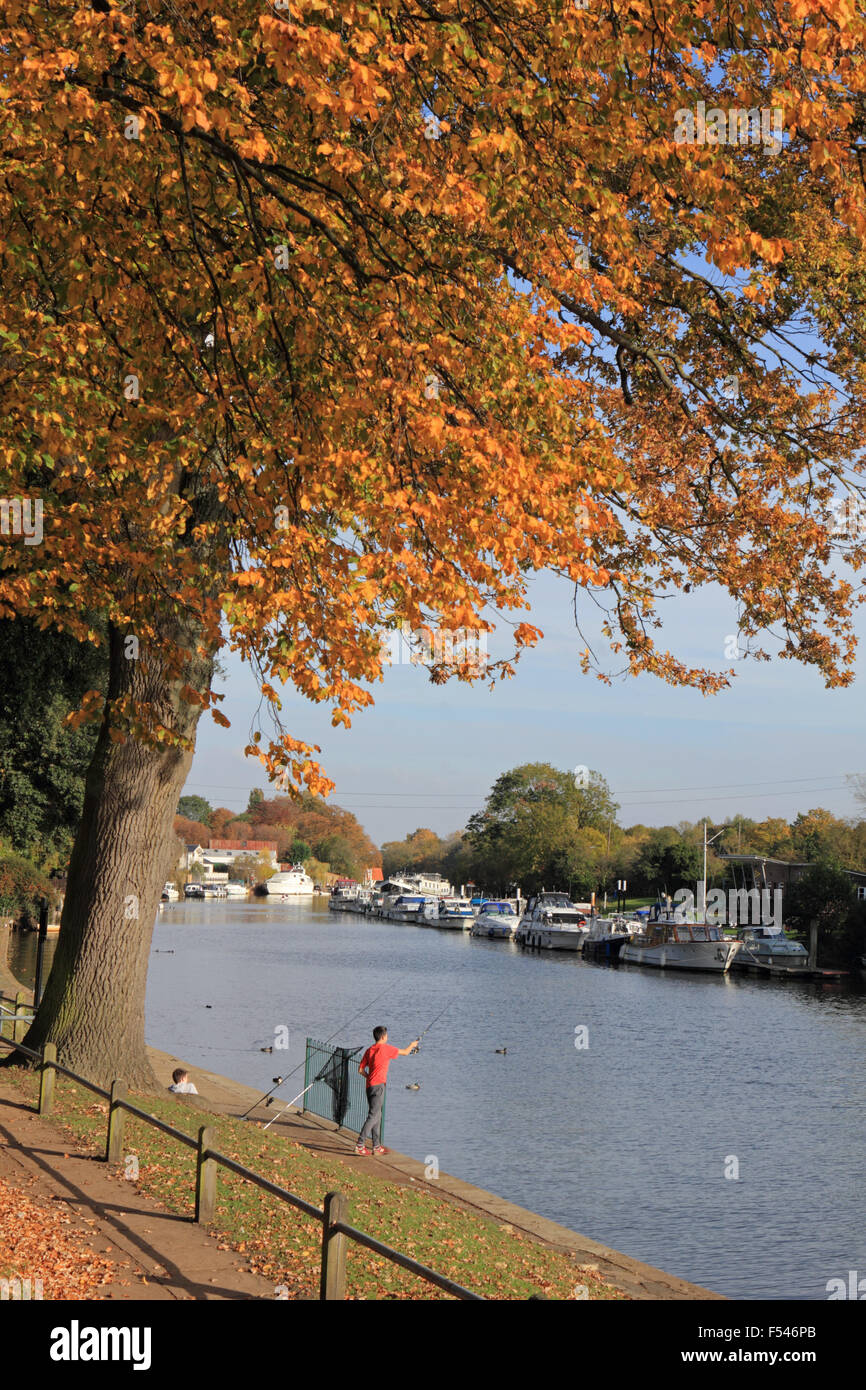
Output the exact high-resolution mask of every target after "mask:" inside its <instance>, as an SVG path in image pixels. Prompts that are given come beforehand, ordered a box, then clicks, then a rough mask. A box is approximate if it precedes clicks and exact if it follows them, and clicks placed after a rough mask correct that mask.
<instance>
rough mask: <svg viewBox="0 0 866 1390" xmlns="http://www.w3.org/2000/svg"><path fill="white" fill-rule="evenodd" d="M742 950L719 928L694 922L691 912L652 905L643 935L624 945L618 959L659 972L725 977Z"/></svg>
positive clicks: (737, 943) (736, 942) (739, 944)
mask: <svg viewBox="0 0 866 1390" xmlns="http://www.w3.org/2000/svg"><path fill="white" fill-rule="evenodd" d="M741 947H742V942H741V941H736V940H731V939H729V938H728V937H725V936H724V935H723V934H722V928H721V927H720V926H711V925H710V923H708V922H706V921H701V922H698V921H695V919H694V912H693V911H692V910H691V909H689V908H686V907H684V906H683V905H681V904H678V905H677V906H675V907H672V908H668V907H665V906H664V904H662V903H655V904H654V905H653V907H652V908H651V910H650V914H649V918H648V920H647V923H646V927H645V928H644V931H643V933H642V934H636V935H634V936H632V938H631V940H630V941H627V942H626V943H625V945H624V946H623V947H622V949H621V950H620V953H619V958H620V960H621V961H623V962H625V961H627V962H629V963H630V964H631V965H649V966H654V967H656V968H657V969H661V970H706V971H712V972H714V973H716V974H721V975H724V974H727V972H728V971H729V970H730V968H731V965H732V964H733V961H734V958H735V956H736V955H737V953H738V952H739V951H740V949H741Z"/></svg>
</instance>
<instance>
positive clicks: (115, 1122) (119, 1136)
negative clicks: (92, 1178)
mask: <svg viewBox="0 0 866 1390" xmlns="http://www.w3.org/2000/svg"><path fill="white" fill-rule="evenodd" d="M124 1100H126V1082H125V1081H112V1083H111V1099H110V1101H109V1104H108V1143H107V1145H106V1150H105V1161H106V1163H120V1161H121V1158H122V1156H123V1155H122V1149H123V1119H124V1111H123V1106H122V1105H121V1104H120V1102H121V1101H124Z"/></svg>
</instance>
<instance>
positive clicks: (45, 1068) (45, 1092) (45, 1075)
mask: <svg viewBox="0 0 866 1390" xmlns="http://www.w3.org/2000/svg"><path fill="white" fill-rule="evenodd" d="M56 1061H57V1047H56V1046H55V1044H54V1043H53V1042H47V1043H45V1045H44V1046H43V1048H42V1068H41V1072H40V1076H39V1114H40V1115H50V1114H51V1111H52V1110H53V1108H54V1078H55V1076H56V1075H57V1073H56V1072H55V1070H54V1067H53V1066H52V1063H53V1062H56Z"/></svg>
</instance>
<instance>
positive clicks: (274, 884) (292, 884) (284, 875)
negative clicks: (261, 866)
mask: <svg viewBox="0 0 866 1390" xmlns="http://www.w3.org/2000/svg"><path fill="white" fill-rule="evenodd" d="M262 886H263V888H264V890H265V893H266V894H267V895H268V897H269V898H311V897H312V896H313V893H314V891H315V887H316V885H315V884H314V882H313V880H312V879H311V878H310V875H309V874H308V873H306V872H305V870H304V866H303V864H294V865H293V866H292V868H291V869H282V870H280V872H279V873H277V874H272V875H271V877H270V878H269V879H268V880H267V881H266V882H265V883H264V884H263V885H262Z"/></svg>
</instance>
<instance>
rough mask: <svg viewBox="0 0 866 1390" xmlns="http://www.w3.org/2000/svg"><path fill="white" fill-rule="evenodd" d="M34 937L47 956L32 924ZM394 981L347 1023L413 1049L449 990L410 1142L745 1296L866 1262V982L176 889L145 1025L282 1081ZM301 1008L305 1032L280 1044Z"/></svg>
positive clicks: (506, 1191) (800, 1292)
mask: <svg viewBox="0 0 866 1390" xmlns="http://www.w3.org/2000/svg"><path fill="white" fill-rule="evenodd" d="M15 941H16V943H17V944H16V946H15V947H14V948H13V950H12V951H11V952H10V964H11V965H12V968H13V969H16V970H17V971H20V972H22V974H21V976H20V977H21V978H24V977H28V976H30V977H32V955H33V938H32V937H28V938H24V939H23V940H22V938H20V937H18V936H17V935H16V937H15ZM16 952H17V955H16ZM383 991H386V993H385V994H384V995H383V997H382V998H381V999H380V1000H379V1002H378V1003H376V1004H375V1005H373V1007H372V1008H371V1009H367V1010H366V1011H365V1012H362V1013H360V1016H359V1017H358V1018H357V1019H356V1021H355V1022H354V1023H353V1024H352V1025H351V1026H350V1027H349V1028H348V1029H346V1030H344V1032H343V1033H340V1034H339V1035H338V1037H337V1038H336V1041H337V1042H338V1043H340V1044H345V1045H348V1046H356V1045H366V1044H367V1043H368V1042H370V1041H372V1038H371V1030H372V1028H373V1026H374V1025H376V1024H378V1023H385V1024H387V1025H388V1027H389V1029H390V1040H391V1041H392V1042H396V1043H397V1044H398V1046H405V1045H406V1044H407V1043H408V1042H410V1041H411V1040H412V1038H413V1037H415V1036H416V1035H417V1034H418V1033H419V1032H420V1031H421V1029H423V1028H424V1027H426V1025H427V1024H428V1023H429V1022H430V1021H431V1019H432V1018H433V1017H434V1016H435V1015H436V1014H437V1013H438V1012H439V1011H440V1010H441V1009H442V1008H444V1007H445V1006H446V1005H447V1006H448V1008H447V1011H446V1013H445V1015H444V1016H443V1017H442V1018H441V1019H440V1020H439V1021H438V1022H437V1023H436V1024H435V1026H434V1027H433V1028H432V1029H431V1031H430V1033H429V1034H428V1036H427V1037H426V1038H425V1040H424V1044H423V1048H422V1051H421V1053H420V1054H419V1055H418V1056H417V1057H410V1058H398V1059H397V1060H396V1061H395V1062H393V1063H392V1065H391V1073H390V1082H389V1087H388V1106H387V1124H386V1142H387V1143H388V1144H389V1145H391V1146H392V1147H393V1148H395V1149H399V1150H400V1151H402V1152H404V1153H408V1154H411V1155H412V1156H413V1157H415V1158H418V1159H420V1160H422V1161H425V1162H427V1161H429V1159H430V1156H432V1155H435V1156H436V1159H437V1160H438V1163H439V1166H440V1168H441V1169H442V1170H443V1171H445V1172H448V1173H452V1174H455V1175H456V1176H458V1177H460V1178H463V1179H464V1180H466V1181H468V1182H472V1183H476V1184H478V1186H480V1187H484V1188H487V1189H489V1190H490V1191H492V1192H496V1193H498V1194H499V1195H500V1196H503V1197H506V1198H508V1199H510V1200H511V1201H514V1202H517V1203H519V1204H520V1205H521V1206H525V1207H529V1208H530V1209H531V1210H533V1211H536V1212H540V1213H541V1214H542V1215H544V1216H547V1217H550V1218H551V1219H553V1220H555V1221H559V1222H561V1223H562V1224H563V1225H565V1226H569V1227H571V1228H572V1229H573V1230H576V1231H580V1232H582V1233H583V1234H585V1235H588V1236H591V1237H593V1238H594V1239H596V1240H599V1241H603V1242H605V1243H607V1244H609V1245H612V1246H614V1247H615V1248H617V1249H619V1250H622V1251H624V1252H625V1253H627V1254H629V1255H631V1256H633V1257H635V1258H637V1259H641V1260H645V1261H647V1262H648V1263H650V1264H653V1265H657V1266H659V1267H661V1268H662V1269H666V1270H669V1271H670V1272H671V1273H674V1274H678V1275H680V1276H681V1277H683V1278H686V1279H690V1280H694V1281H695V1282H696V1283H699V1284H703V1285H705V1286H706V1287H708V1288H710V1289H714V1290H716V1291H717V1292H719V1293H723V1294H727V1295H728V1296H729V1297H731V1298H761V1299H784V1298H796V1299H825V1298H826V1297H827V1282H828V1280H830V1279H832V1278H837V1277H841V1278H844V1279H846V1280H847V1277H848V1271H849V1270H857V1271H859V1272H860V1275H861V1277H862V1276H866V1239H864V1235H863V1219H862V1206H863V1192H864V1190H866V1146H864V1144H863V1139H862V1128H863V1115H864V1110H866V990H864V988H863V985H862V983H861V982H860V981H859V980H853V981H847V982H846V981H841V982H835V983H831V984H827V983H812V982H798V983H785V982H781V981H770V980H757V979H751V978H749V977H744V976H743V977H741V976H735V975H731V976H728V977H726V978H723V977H704V976H701V975H689V974H678V973H676V972H674V973H666V972H656V971H652V970H645V969H642V968H641V967H639V966H623V965H621V966H606V965H600V964H596V963H594V962H591V961H584V960H582V959H581V958H579V957H575V956H572V955H570V954H567V953H565V954H563V953H554V952H543V953H537V954H536V953H525V952H523V951H521V949H520V948H519V947H517V946H515V945H511V944H508V943H503V942H492V941H486V940H478V939H470V938H469V936H468V934H467V935H463V934H462V933H459V932H440V931H437V930H434V929H423V928H419V927H412V926H404V925H399V924H396V923H389V922H373V921H366V920H365V919H364V918H360V917H356V916H354V915H351V914H340V913H329V912H328V910H327V907H326V905H325V904H324V903H322V905H321V906H319V905H316V906H313V907H312V908H311V907H308V906H307V907H305V906H300V905H294V904H285V903H273V904H271V903H268V902H267V900H264V901H259V900H257V901H251V902H245V901H237V900H231V899H228V900H214V901H205V902H197V903H185V902H179V903H169V904H167V905H166V906H165V907H164V908H163V909H162V910H161V912H160V916H159V919H158V921H157V925H156V930H155V932H154V940H153V955H152V957H151V965H150V976H149V983H148V995H147V1036H148V1041H149V1042H150V1043H151V1044H153V1045H154V1046H156V1047H159V1048H162V1049H164V1050H166V1051H170V1052H173V1053H175V1054H177V1055H178V1056H181V1057H183V1059H184V1061H185V1063H186V1064H187V1065H188V1066H189V1067H190V1069H191V1071H192V1073H193V1078H194V1076H195V1068H196V1067H197V1066H198V1067H202V1068H206V1069H208V1070H210V1071H217V1072H221V1073H223V1074H225V1075H227V1076H231V1077H235V1078H236V1079H238V1080H239V1081H244V1082H247V1083H249V1084H251V1085H253V1086H259V1087H261V1089H262V1091H263V1092H264V1091H266V1090H268V1089H269V1088H270V1086H271V1084H272V1080H271V1079H272V1077H274V1076H277V1075H280V1074H282V1075H285V1074H286V1072H287V1071H288V1070H289V1068H290V1067H292V1066H294V1065H296V1064H297V1063H299V1062H302V1061H303V1057H304V1046H305V1039H306V1037H307V1036H308V1035H309V1036H312V1037H314V1038H319V1039H322V1038H325V1037H328V1036H329V1035H331V1034H333V1033H334V1032H335V1030H337V1029H338V1028H339V1026H340V1023H341V1020H343V1019H348V1018H350V1017H351V1016H352V1015H353V1014H357V1013H358V1012H359V1011H360V1010H362V1009H363V1006H364V1005H365V1003H366V1002H368V1001H370V1000H373V999H375V998H376V996H377V995H382V992H383ZM208 1006H210V1007H208ZM286 1028H288V1030H289V1041H290V1046H289V1049H288V1051H279V1050H275V1051H274V1052H273V1054H271V1055H267V1054H263V1053H262V1052H261V1051H260V1049H261V1048H263V1047H267V1046H274V1045H275V1043H276V1042H278V1041H279V1039H280V1038H281V1037H282V1036H284V1035H283V1034H282V1033H281V1031H280V1030H283V1029H286ZM576 1029H586V1030H587V1031H586V1034H585V1035H584V1034H582V1033H576V1031H575V1030H576ZM584 1038H585V1041H586V1042H587V1046H585V1047H583V1046H578V1047H576V1046H575V1040H577V1041H578V1042H581V1041H582V1040H584ZM502 1047H505V1048H507V1052H506V1053H505V1054H504V1055H501V1054H499V1053H497V1051H496V1049H497V1048H502ZM298 1077H299V1079H298V1081H297V1084H294V1078H293V1082H292V1083H291V1084H290V1085H287V1086H286V1087H285V1088H284V1090H283V1092H282V1093H281V1094H283V1095H284V1096H285V1098H286V1099H287V1100H288V1099H290V1098H291V1097H292V1096H293V1095H294V1094H295V1093H296V1092H297V1091H299V1090H300V1089H301V1087H302V1085H303V1080H302V1077H303V1071H302V1070H301V1071H300V1072H299V1073H298ZM415 1082H417V1083H419V1086H420V1089H418V1090H417V1091H410V1090H407V1089H406V1087H407V1085H408V1084H409V1083H415ZM726 1174H728V1176H726ZM735 1175H736V1176H735Z"/></svg>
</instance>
